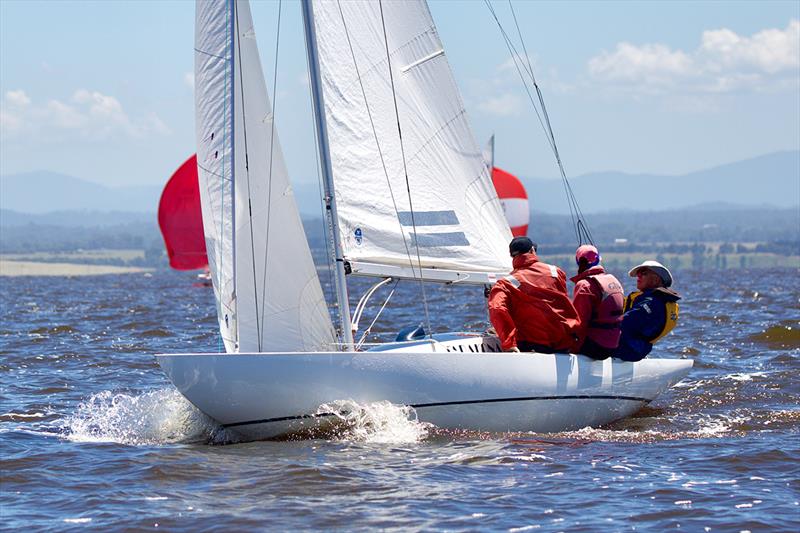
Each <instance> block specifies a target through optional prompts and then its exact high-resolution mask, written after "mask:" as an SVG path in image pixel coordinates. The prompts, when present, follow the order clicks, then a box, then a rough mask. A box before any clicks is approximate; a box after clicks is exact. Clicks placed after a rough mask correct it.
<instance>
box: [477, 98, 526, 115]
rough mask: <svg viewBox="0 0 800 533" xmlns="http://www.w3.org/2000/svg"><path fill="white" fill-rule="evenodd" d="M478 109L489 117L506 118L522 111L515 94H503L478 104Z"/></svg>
mask: <svg viewBox="0 0 800 533" xmlns="http://www.w3.org/2000/svg"><path fill="white" fill-rule="evenodd" d="M478 109H480V110H481V111H482V112H484V113H486V114H489V115H495V116H501V117H503V116H506V117H507V116H511V115H514V114H516V113H519V112H520V111H521V110H522V102H521V100H520V98H519V97H518V96H517V95H516V94H513V93H505V94H501V95H499V96H494V97H490V98H487V99H486V100H484V101H482V102H480V103H479V104H478Z"/></svg>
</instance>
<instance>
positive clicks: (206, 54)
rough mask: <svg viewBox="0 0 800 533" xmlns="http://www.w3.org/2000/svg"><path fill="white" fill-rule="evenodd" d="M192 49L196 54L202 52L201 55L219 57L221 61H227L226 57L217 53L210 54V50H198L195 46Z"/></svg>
mask: <svg viewBox="0 0 800 533" xmlns="http://www.w3.org/2000/svg"><path fill="white" fill-rule="evenodd" d="M194 51H195V52H197V53H198V54H203V55H205V56H208V57H215V58H217V59H221V60H222V61H228V58H227V57H223V56H219V55H217V54H212V53H211V52H206V51H205V50H200V49H199V48H197V47H195V49H194Z"/></svg>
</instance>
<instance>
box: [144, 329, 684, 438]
mask: <svg viewBox="0 0 800 533" xmlns="http://www.w3.org/2000/svg"><path fill="white" fill-rule="evenodd" d="M496 350H497V339H496V338H494V337H486V338H484V337H481V336H479V335H469V334H449V335H441V336H435V337H434V340H433V341H430V340H426V341H414V342H405V343H391V344H387V345H382V346H381V347H380V348H376V349H374V350H370V351H366V352H355V353H353V352H321V353H255V354H174V355H159V356H158V361H159V363H160V364H161V366H162V368H163V369H164V371H165V372H166V373H167V375H168V376H169V377H170V379H171V380H172V382H173V383H174V384H175V386H176V387H177V388H178V390H179V391H180V392H181V394H183V395H184V396H185V397H186V398H187V399H188V400H189V401H190V402H192V403H193V404H194V405H195V406H196V407H197V408H198V409H200V410H201V411H203V412H204V413H205V414H207V415H208V416H210V417H212V418H213V419H215V420H216V421H218V422H219V423H220V424H222V425H223V426H224V427H225V428H228V429H231V430H234V431H236V432H237V433H239V434H241V435H242V436H244V437H246V438H248V439H270V438H282V437H287V436H292V435H298V436H308V435H310V436H313V433H314V432H313V430H314V429H320V430H324V429H325V427H326V426H328V425H330V424H332V423H334V422H338V421H339V417H338V416H335V415H336V414H338V413H334V412H331V411H330V410H327V411H326V409H325V408H324V407H323V408H322V409H321V408H320V407H321V406H325V405H331V404H334V403H335V402H337V401H341V400H353V401H355V402H358V403H370V402H378V401H389V402H391V403H393V404H396V405H407V406H410V407H413V408H414V410H415V411H416V413H417V416H418V418H419V420H420V421H423V422H429V423H432V424H434V425H435V426H437V427H439V428H444V429H471V430H478V431H491V432H509V431H513V432H519V431H536V432H554V431H567V430H573V429H580V428H583V427H586V426H599V425H603V424H607V423H609V422H613V421H614V420H618V419H620V418H624V417H626V416H629V415H631V414H633V413H635V412H636V411H637V410H639V409H640V408H641V407H642V406H643V405H645V404H647V403H648V402H650V401H652V400H653V399H654V398H656V397H657V396H658V395H659V394H661V393H662V392H663V391H664V390H666V389H667V388H669V387H670V386H672V385H674V384H675V383H677V382H678V381H680V380H681V379H682V378H683V377H684V376H685V375H686V374H687V373H688V372H689V370H690V369H691V367H692V364H693V362H692V361H691V360H687V359H645V360H643V361H639V362H636V363H629V362H624V361H619V360H615V359H607V360H605V361H595V360H592V359H589V358H587V357H585V356H582V355H570V354H555V355H551V354H538V353H523V354H509V353H496Z"/></svg>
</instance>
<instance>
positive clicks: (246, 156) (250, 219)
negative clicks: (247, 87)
mask: <svg viewBox="0 0 800 533" xmlns="http://www.w3.org/2000/svg"><path fill="white" fill-rule="evenodd" d="M233 16H234V18H235V23H234V28H235V30H236V37H235V38H236V40H237V42H238V43H239V46H238V47H237V48H236V53H237V55H238V56H239V63H238V68H239V79H240V80H241V79H243V78H244V70H243V69H242V42H241V36H240V35H239V33H240V32H241V27H240V26H239V9H238V7H237V4H235V3H234V15H233ZM239 96H240V97H241V99H242V104H241V105H242V108H243V109H244V83H239ZM235 113H236V110H235V108H234V114H235ZM242 136H243V139H242V140H243V141H244V171H245V176H246V177H247V222H248V224H247V225H248V226H249V229H250V255H251V257H252V258H253V299H254V300H255V304H256V305H255V310H256V335H258V351H259V352H260V351H261V320H260V319H259V314H258V289H257V288H256V287H257V283H256V262H255V257H256V250H255V236H254V235H253V206H252V205H251V203H250V197H251V193H250V160H249V153H248V151H247V113H242ZM233 201H234V202H235V201H236V199H235V198H234V199H233ZM234 246H235V245H234ZM237 329H238V324H237Z"/></svg>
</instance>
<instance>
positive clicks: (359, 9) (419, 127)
mask: <svg viewBox="0 0 800 533" xmlns="http://www.w3.org/2000/svg"><path fill="white" fill-rule="evenodd" d="M313 10H314V24H315V29H316V37H317V43H316V44H317V51H318V55H319V68H320V73H321V78H322V88H323V93H324V101H325V115H326V121H327V127H328V139H329V142H330V157H331V164H332V169H333V178H334V184H335V195H336V203H337V207H338V215H339V220H338V222H339V231H340V235H341V239H342V243H343V244H342V247H343V252H344V257H345V259H347V260H350V261H355V262H364V263H375V264H378V265H385V266H386V267H387V268H386V269H385V271H386V272H392V271H393V270H392V268H391V267H398V266H400V267H411V268H416V267H418V266H421V267H422V268H425V269H449V270H457V271H467V272H486V273H504V272H508V271H509V270H510V268H511V262H510V259H509V258H508V248H507V245H508V242H509V240H510V239H511V234H510V232H509V229H508V225H507V224H506V221H505V218H504V216H503V211H502V208H501V206H500V203H499V201H498V199H497V194H496V193H495V191H494V188H493V186H492V182H491V179H490V177H489V174H488V169H487V167H486V164H485V163H484V160H483V156H482V153H481V150H480V148H479V147H478V145H477V143H476V142H475V139H474V137H473V135H472V131H471V129H470V126H469V123H468V120H467V115H466V112H465V110H464V105H463V102H462V100H461V97H460V95H459V93H458V89H457V87H456V84H455V80H454V79H453V75H452V72H451V71H450V66H449V64H448V62H447V59H446V57H445V55H444V50H443V48H442V43H441V41H440V39H439V36H438V34H437V31H436V27H435V26H434V23H433V20H432V18H431V15H430V12H429V11H428V7H427V5H426V4H425V2H424V1H416V0H408V1H403V2H375V1H370V0H365V1H353V0H350V1H347V2H338V1H325V0H318V1H314V2H313ZM384 22H385V24H384ZM387 48H388V52H387ZM390 70H391V73H390ZM395 102H396V106H397V112H395ZM398 121H399V123H400V127H401V129H402V143H401V140H400V134H399V132H398ZM409 191H410V193H409ZM418 254H419V256H418ZM380 271H381V270H380V268H379V269H378V270H377V271H376V272H377V273H379V272H380Z"/></svg>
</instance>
